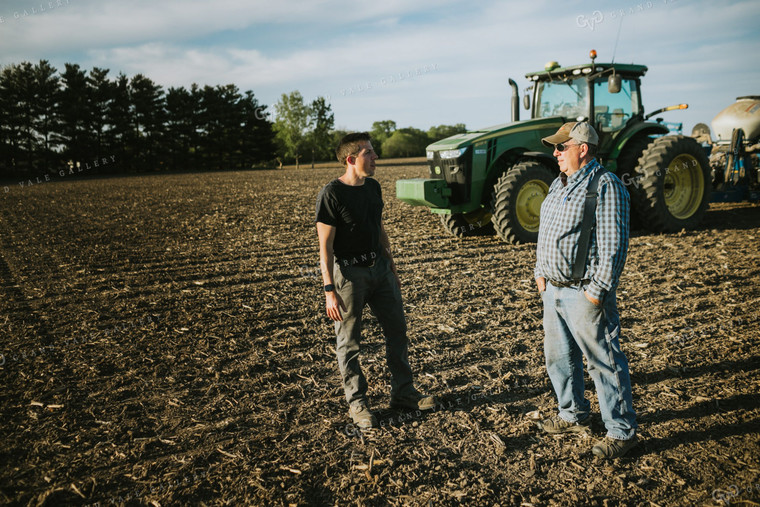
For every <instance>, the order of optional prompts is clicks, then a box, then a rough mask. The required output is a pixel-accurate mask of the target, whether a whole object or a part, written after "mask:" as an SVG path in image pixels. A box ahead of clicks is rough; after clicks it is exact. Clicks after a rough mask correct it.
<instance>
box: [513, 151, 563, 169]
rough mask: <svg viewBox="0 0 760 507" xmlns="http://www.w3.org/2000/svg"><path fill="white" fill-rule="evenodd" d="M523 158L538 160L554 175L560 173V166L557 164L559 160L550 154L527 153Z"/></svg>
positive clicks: (541, 152) (539, 152) (540, 152)
mask: <svg viewBox="0 0 760 507" xmlns="http://www.w3.org/2000/svg"><path fill="white" fill-rule="evenodd" d="M521 158H530V159H533V160H537V161H539V162H541V163H542V164H543V165H545V166H546V167H547V168H549V169H550V170H551V171H553V172H554V173H559V164H557V159H556V158H554V157H553V156H552V155H550V154H548V153H544V152H543V151H526V152H524V153H523V154H522V157H521Z"/></svg>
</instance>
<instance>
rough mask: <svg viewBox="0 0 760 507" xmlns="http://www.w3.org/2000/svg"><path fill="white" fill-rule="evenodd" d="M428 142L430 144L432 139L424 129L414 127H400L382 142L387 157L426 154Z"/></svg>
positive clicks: (384, 154)
mask: <svg viewBox="0 0 760 507" xmlns="http://www.w3.org/2000/svg"><path fill="white" fill-rule="evenodd" d="M428 144H430V139H429V138H428V136H427V133H425V132H423V131H422V130H419V129H416V128H413V127H407V128H403V129H398V130H396V131H395V132H394V133H393V134H391V136H390V137H389V138H388V139H386V140H385V142H384V143H383V144H382V147H383V148H382V149H383V156H384V157H386V158H400V157H419V156H424V155H425V148H426V147H427V145H428Z"/></svg>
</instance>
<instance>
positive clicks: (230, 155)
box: [0, 60, 275, 176]
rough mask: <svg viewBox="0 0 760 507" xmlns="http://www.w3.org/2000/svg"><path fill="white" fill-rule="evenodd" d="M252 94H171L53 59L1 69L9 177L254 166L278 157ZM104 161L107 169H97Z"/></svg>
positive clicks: (3, 160) (217, 89)
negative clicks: (62, 64) (80, 170)
mask: <svg viewBox="0 0 760 507" xmlns="http://www.w3.org/2000/svg"><path fill="white" fill-rule="evenodd" d="M265 109H266V106H261V105H260V104H259V103H258V101H257V99H256V98H255V97H254V95H253V92H252V91H246V92H240V90H239V89H238V88H237V87H236V86H235V85H232V84H228V85H224V86H221V85H217V86H208V85H206V86H203V87H200V86H198V85H196V84H193V85H192V86H191V87H190V88H185V87H170V88H168V89H167V90H164V89H163V88H162V87H161V86H160V85H157V84H156V83H154V82H153V81H152V80H151V79H150V78H148V77H146V76H144V75H142V74H137V75H135V76H133V77H131V78H128V77H127V76H126V75H124V74H122V73H120V74H119V75H117V76H115V77H113V78H110V77H109V70H108V69H101V68H98V67H94V68H93V69H92V70H90V71H89V72H87V71H85V70H83V69H81V68H80V67H79V65H76V64H70V63H67V64H65V68H64V70H63V71H62V72H60V73H59V72H58V71H57V69H55V68H54V67H52V66H51V65H50V64H49V63H48V62H47V61H45V60H41V61H40V62H39V63H38V64H31V63H29V62H24V63H21V64H12V65H7V66H5V67H3V69H2V70H1V71H0V174H5V175H25V176H26V175H38V174H48V173H51V174H52V173H56V172H58V171H59V170H60V169H63V168H71V167H75V168H81V167H84V166H87V167H88V168H90V170H91V172H100V173H105V172H108V173H114V172H137V171H162V170H219V169H244V168H250V167H253V166H255V165H261V164H269V163H271V161H272V160H273V159H274V157H275V144H274V132H273V130H272V125H271V123H270V122H268V121H266V119H265V118H264V117H263V115H262V114H261V112H262V111H263V110H265ZM98 161H103V163H94V162H98Z"/></svg>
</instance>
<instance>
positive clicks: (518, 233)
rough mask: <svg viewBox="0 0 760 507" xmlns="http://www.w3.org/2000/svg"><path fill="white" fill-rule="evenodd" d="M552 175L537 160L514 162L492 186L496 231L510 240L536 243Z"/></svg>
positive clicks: (516, 242) (504, 238) (502, 237)
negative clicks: (541, 213)
mask: <svg viewBox="0 0 760 507" xmlns="http://www.w3.org/2000/svg"><path fill="white" fill-rule="evenodd" d="M554 179H555V177H554V175H553V174H552V172H551V171H550V170H549V169H548V168H547V167H546V166H545V165H543V164H541V163H540V162H537V161H535V160H523V161H522V162H519V163H517V164H516V165H514V166H513V167H512V168H511V169H510V170H509V171H507V173H506V174H504V175H503V176H502V177H501V178H499V180H498V181H497V182H496V185H494V188H493V199H492V202H491V205H492V208H493V217H491V221H492V222H493V224H494V229H496V234H498V235H499V237H500V238H501V239H503V240H504V241H507V242H509V243H514V244H519V243H535V242H536V241H537V240H538V224H539V214H540V212H541V203H542V202H544V199H545V198H546V194H548V193H549V187H550V186H551V184H552V181H554Z"/></svg>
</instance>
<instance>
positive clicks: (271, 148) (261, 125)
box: [239, 90, 275, 169]
mask: <svg viewBox="0 0 760 507" xmlns="http://www.w3.org/2000/svg"><path fill="white" fill-rule="evenodd" d="M240 107H241V112H242V116H243V124H242V125H241V127H240V130H239V133H240V137H241V138H240V143H241V150H242V152H243V153H244V154H245V155H246V159H245V168H246V169H247V168H250V167H253V166H254V165H256V164H261V163H263V162H269V161H271V160H272V159H273V158H274V157H275V145H274V131H273V130H272V124H271V123H269V122H268V121H267V120H266V117H265V116H262V115H261V111H262V110H264V109H266V106H261V105H259V102H258V101H257V100H256V98H255V97H254V96H253V92H252V91H250V90H248V91H246V92H245V95H244V96H243V98H242V99H241V101H240Z"/></svg>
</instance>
